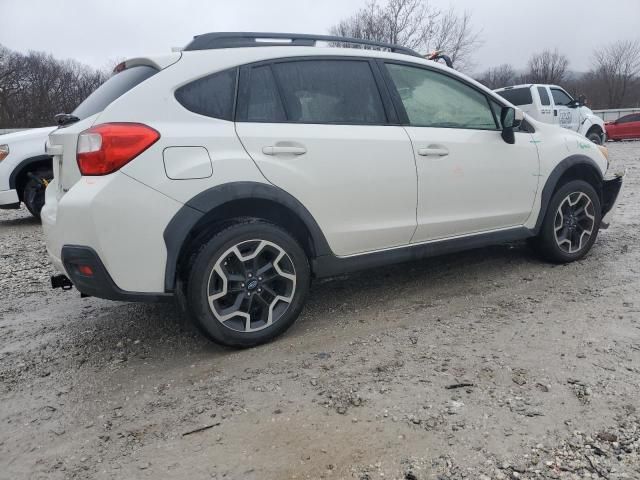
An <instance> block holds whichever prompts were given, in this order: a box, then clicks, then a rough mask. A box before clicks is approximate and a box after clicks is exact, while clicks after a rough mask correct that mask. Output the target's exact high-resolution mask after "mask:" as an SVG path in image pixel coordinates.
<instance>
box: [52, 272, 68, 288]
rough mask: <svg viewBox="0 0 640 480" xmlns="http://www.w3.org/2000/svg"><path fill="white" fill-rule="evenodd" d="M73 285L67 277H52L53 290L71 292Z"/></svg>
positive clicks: (60, 275)
mask: <svg viewBox="0 0 640 480" xmlns="http://www.w3.org/2000/svg"><path fill="white" fill-rule="evenodd" d="M71 287H73V283H71V280H69V278H68V277H67V276H66V275H62V274H59V275H51V288H61V289H62V290H71Z"/></svg>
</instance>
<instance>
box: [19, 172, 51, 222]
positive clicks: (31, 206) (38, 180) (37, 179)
mask: <svg viewBox="0 0 640 480" xmlns="http://www.w3.org/2000/svg"><path fill="white" fill-rule="evenodd" d="M27 175H28V177H27V181H26V182H25V183H24V187H23V189H22V202H23V203H24V205H25V207H27V210H29V212H30V213H31V215H33V216H34V217H36V218H40V211H41V210H42V207H43V206H44V192H45V189H46V188H47V185H48V183H49V182H50V181H51V179H52V178H53V171H52V170H51V169H50V168H40V169H38V170H35V171H33V172H29V173H27Z"/></svg>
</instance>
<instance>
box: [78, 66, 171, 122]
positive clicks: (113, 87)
mask: <svg viewBox="0 0 640 480" xmlns="http://www.w3.org/2000/svg"><path fill="white" fill-rule="evenodd" d="M156 73H158V70H157V69H155V68H153V67H148V66H146V65H140V66H137V67H131V68H127V69H126V70H123V71H122V72H120V73H116V74H115V75H114V76H113V77H111V78H109V80H107V81H106V82H104V83H103V84H102V85H101V86H100V87H99V88H98V89H97V90H96V91H94V92H93V93H92V94H91V95H89V96H88V97H87V98H86V99H85V101H84V102H82V103H81V104H80V105H78V107H77V108H76V109H75V110H74V111H73V115H75V116H76V117H78V118H79V119H80V120H82V119H84V118H87V117H90V116H91V115H95V114H96V113H99V112H101V111H103V110H104V109H105V108H107V106H108V105H109V104H110V103H111V102H113V101H114V100H116V99H117V98H119V97H120V96H122V95H124V94H125V93H127V92H128V91H129V90H131V89H132V88H133V87H135V86H136V85H139V84H141V83H142V82H144V81H145V80H146V79H147V78H149V77H151V76H152V75H154V74H156Z"/></svg>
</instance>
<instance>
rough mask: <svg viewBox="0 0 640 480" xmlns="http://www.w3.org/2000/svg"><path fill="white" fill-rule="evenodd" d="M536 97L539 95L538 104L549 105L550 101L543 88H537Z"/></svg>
mask: <svg viewBox="0 0 640 480" xmlns="http://www.w3.org/2000/svg"><path fill="white" fill-rule="evenodd" d="M538 95H540V103H541V104H542V105H551V99H550V98H549V94H548V93H547V89H546V88H545V87H538Z"/></svg>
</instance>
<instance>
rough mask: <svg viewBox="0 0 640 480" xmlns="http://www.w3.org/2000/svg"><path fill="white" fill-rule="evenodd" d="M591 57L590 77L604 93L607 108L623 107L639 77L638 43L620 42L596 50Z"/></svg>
mask: <svg viewBox="0 0 640 480" xmlns="http://www.w3.org/2000/svg"><path fill="white" fill-rule="evenodd" d="M593 57H594V62H595V68H594V70H593V72H592V75H593V78H594V80H595V81H596V82H597V83H598V84H599V86H600V87H601V88H602V89H603V90H604V91H605V92H606V95H607V104H608V108H619V107H623V106H625V101H627V97H628V94H629V91H630V89H631V88H632V87H634V86H635V85H636V84H637V83H638V76H639V75H640V41H638V40H620V41H618V42H615V43H612V44H610V45H607V46H605V47H602V48H601V49H599V50H596V51H595V52H594V55H593ZM637 100H638V99H636V101H637Z"/></svg>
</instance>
